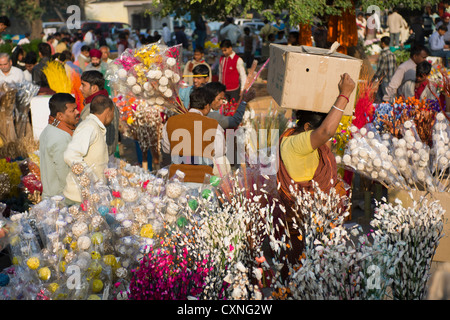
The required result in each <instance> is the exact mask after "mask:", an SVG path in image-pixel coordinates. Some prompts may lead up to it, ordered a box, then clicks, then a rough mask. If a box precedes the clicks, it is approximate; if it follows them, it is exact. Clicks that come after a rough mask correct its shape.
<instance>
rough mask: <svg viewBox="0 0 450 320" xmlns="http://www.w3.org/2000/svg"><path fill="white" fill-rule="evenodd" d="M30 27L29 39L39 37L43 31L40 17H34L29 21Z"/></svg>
mask: <svg viewBox="0 0 450 320" xmlns="http://www.w3.org/2000/svg"><path fill="white" fill-rule="evenodd" d="M30 27H31V34H30V39H40V38H41V32H42V31H43V29H42V19H41V18H39V19H35V20H33V21H31V22H30Z"/></svg>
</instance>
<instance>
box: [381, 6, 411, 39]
mask: <svg viewBox="0 0 450 320" xmlns="http://www.w3.org/2000/svg"><path fill="white" fill-rule="evenodd" d="M386 23H387V26H388V28H389V37H390V38H391V43H390V46H391V47H398V46H399V45H400V32H401V28H405V29H407V28H408V24H407V23H406V21H405V19H403V17H402V16H401V15H400V14H399V13H398V12H397V9H396V8H394V9H393V12H392V13H391V14H390V15H389V17H388V18H387V22H386Z"/></svg>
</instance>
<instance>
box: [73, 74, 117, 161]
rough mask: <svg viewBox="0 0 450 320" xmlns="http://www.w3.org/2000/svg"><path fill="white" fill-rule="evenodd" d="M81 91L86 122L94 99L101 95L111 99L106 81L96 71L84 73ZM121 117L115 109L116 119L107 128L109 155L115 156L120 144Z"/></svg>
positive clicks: (82, 112) (82, 116)
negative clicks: (106, 87)
mask: <svg viewBox="0 0 450 320" xmlns="http://www.w3.org/2000/svg"><path fill="white" fill-rule="evenodd" d="M80 90H81V94H82V95H83V97H84V108H83V110H82V111H81V120H84V119H86V117H87V116H88V115H89V114H90V112H91V110H90V104H91V101H92V99H94V97H96V96H99V95H102V96H106V97H109V94H108V91H107V90H106V89H105V79H104V78H103V75H102V73H101V72H99V71H96V70H90V71H85V72H83V74H82V75H81V88H80ZM119 117H120V114H119V110H118V109H117V107H114V119H113V121H112V122H111V124H109V125H108V126H107V127H106V144H107V145H108V154H109V155H112V154H114V152H115V151H116V147H117V145H118V143H119Z"/></svg>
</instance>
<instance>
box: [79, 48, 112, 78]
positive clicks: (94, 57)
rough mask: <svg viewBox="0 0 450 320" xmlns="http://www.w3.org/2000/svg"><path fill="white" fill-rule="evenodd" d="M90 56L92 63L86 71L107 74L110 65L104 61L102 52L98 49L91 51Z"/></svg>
mask: <svg viewBox="0 0 450 320" xmlns="http://www.w3.org/2000/svg"><path fill="white" fill-rule="evenodd" d="M89 56H90V58H91V62H90V63H89V64H88V65H87V66H86V69H85V70H84V71H91V70H95V71H99V72H101V73H102V74H103V76H104V75H105V73H106V69H108V65H107V64H106V63H105V62H104V61H103V60H102V52H101V51H100V50H98V49H91V50H90V51H89Z"/></svg>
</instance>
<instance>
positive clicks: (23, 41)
mask: <svg viewBox="0 0 450 320" xmlns="http://www.w3.org/2000/svg"><path fill="white" fill-rule="evenodd" d="M29 43H30V33H29V32H27V33H25V38H22V39H20V40H19V42H18V43H17V45H18V46H23V45H24V44H29Z"/></svg>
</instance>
